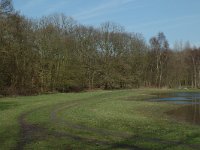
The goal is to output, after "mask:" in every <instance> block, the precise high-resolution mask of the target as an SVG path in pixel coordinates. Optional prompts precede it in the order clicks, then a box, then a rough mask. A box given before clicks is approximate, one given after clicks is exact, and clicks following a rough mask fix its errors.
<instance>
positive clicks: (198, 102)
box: [152, 92, 200, 125]
mask: <svg viewBox="0 0 200 150" xmlns="http://www.w3.org/2000/svg"><path fill="white" fill-rule="evenodd" d="M156 96H157V98H155V99H153V100H152V101H158V102H170V103H174V104H178V105H182V107H180V108H178V109H175V110H172V111H169V112H166V113H167V114H168V115H170V116H171V117H173V118H175V119H177V120H181V121H184V122H190V123H192V124H197V125H200V93H186V92H185V93H184V92H183V93H168V94H166V93H165V94H156Z"/></svg>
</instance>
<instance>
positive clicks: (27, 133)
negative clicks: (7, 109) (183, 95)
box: [16, 100, 199, 150]
mask: <svg viewBox="0 0 200 150" xmlns="http://www.w3.org/2000/svg"><path fill="white" fill-rule="evenodd" d="M81 102H83V100H74V101H72V102H71V103H70V102H67V104H66V102H65V103H60V104H57V105H56V106H55V107H54V109H53V110H52V111H51V112H50V118H51V121H52V122H54V123H62V124H63V123H64V125H65V126H67V127H69V128H71V129H76V130H81V131H88V132H92V133H95V134H101V135H103V136H108V135H109V136H118V137H120V138H123V139H128V140H129V139H130V138H131V140H132V141H133V140H137V141H144V142H154V143H159V144H164V145H168V146H166V148H169V147H170V145H171V146H186V147H189V148H193V149H198V148H199V145H193V144H185V143H184V141H183V142H179V141H165V140H162V139H158V138H146V137H139V136H131V135H130V134H126V133H121V132H116V131H111V130H106V129H99V128H91V127H87V126H83V125H77V124H73V123H72V122H69V121H67V120H64V119H61V118H58V116H57V113H58V112H59V111H62V110H63V109H69V108H72V107H76V106H79V105H81ZM95 102H96V101H95ZM46 107H48V106H42V107H39V108H36V109H33V110H31V111H28V112H26V113H23V114H22V115H21V116H20V117H19V124H20V139H19V141H18V144H17V146H16V150H22V149H24V147H25V146H26V145H27V144H30V143H32V142H36V141H38V140H45V139H48V138H49V137H50V136H52V137H56V138H60V137H65V138H70V139H72V140H75V141H77V142H81V143H84V144H89V145H95V146H98V145H101V146H105V147H110V148H114V149H116V148H125V149H133V150H134V149H135V150H147V149H144V148H140V147H138V146H135V145H131V144H124V143H121V142H118V143H114V142H108V141H102V140H98V139H94V138H92V139H90V138H86V137H82V136H78V135H75V134H70V133H67V132H59V131H50V130H48V129H47V128H44V127H42V126H39V125H38V124H32V123H29V122H27V121H26V120H25V119H26V117H27V116H28V115H30V114H31V113H34V112H37V111H38V110H40V109H43V108H46Z"/></svg>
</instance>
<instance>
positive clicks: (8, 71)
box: [0, 0, 200, 95]
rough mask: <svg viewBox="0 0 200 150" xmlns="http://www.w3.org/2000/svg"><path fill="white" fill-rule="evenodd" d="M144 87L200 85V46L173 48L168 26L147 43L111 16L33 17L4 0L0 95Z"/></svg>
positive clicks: (0, 30) (0, 4) (0, 1)
mask: <svg viewBox="0 0 200 150" xmlns="http://www.w3.org/2000/svg"><path fill="white" fill-rule="evenodd" d="M139 87H158V88H162V87H168V88H177V87H192V88H199V87H200V48H196V47H191V46H190V44H189V43H186V44H182V43H177V44H176V46H175V48H174V49H170V48H169V44H168V41H167V39H166V37H165V35H164V33H162V32H161V33H158V35H156V36H154V37H152V38H151V39H150V41H149V43H146V42H145V39H144V38H143V36H142V35H141V34H137V33H128V32H125V30H124V28H123V27H121V26H120V25H117V24H114V23H111V22H106V23H103V24H102V25H100V27H98V28H94V27H91V26H84V25H81V24H79V23H77V22H76V21H75V20H73V19H72V18H70V17H67V16H65V15H62V14H61V15H58V14H55V15H51V16H48V17H43V18H41V19H39V20H30V19H27V18H25V17H23V16H21V15H19V14H18V13H16V12H14V11H13V7H12V4H11V1H9V0H0V95H9V94H22V95H30V94H35V93H45V92H55V91H58V92H69V91H80V90H84V89H97V88H102V89H122V88H139Z"/></svg>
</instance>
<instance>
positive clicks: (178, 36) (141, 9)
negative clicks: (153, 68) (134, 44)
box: [13, 0, 200, 46]
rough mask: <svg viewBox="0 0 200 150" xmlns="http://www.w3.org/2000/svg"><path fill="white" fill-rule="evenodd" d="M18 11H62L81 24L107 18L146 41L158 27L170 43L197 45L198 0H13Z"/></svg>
mask: <svg viewBox="0 0 200 150" xmlns="http://www.w3.org/2000/svg"><path fill="white" fill-rule="evenodd" d="M13 3H14V7H15V9H16V10H18V11H20V12H21V14H23V15H25V16H28V17H31V18H40V17H41V16H45V15H49V14H53V13H64V14H65V15H67V16H71V17H73V18H74V19H75V20H77V21H78V22H80V23H82V24H85V25H94V26H98V25H100V24H101V23H103V22H106V21H111V22H115V23H118V24H120V25H122V26H124V27H125V29H126V30H127V31H129V32H138V33H142V34H143V36H144V37H145V39H146V40H147V41H148V40H149V38H150V37H152V36H153V35H155V34H157V33H158V32H160V31H162V32H164V33H165V35H166V37H167V39H168V40H169V43H170V45H171V46H173V44H174V42H175V41H180V40H182V41H187V40H189V41H190V42H191V44H196V45H197V46H200V0H13Z"/></svg>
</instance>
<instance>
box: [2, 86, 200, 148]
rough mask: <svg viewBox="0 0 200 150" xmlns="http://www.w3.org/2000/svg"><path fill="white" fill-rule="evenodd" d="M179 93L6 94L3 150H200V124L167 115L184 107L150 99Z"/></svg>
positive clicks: (139, 90) (143, 90)
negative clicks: (155, 94)
mask: <svg viewBox="0 0 200 150" xmlns="http://www.w3.org/2000/svg"><path fill="white" fill-rule="evenodd" d="M175 91H177V90H167V89H165V90H157V89H138V90H116V91H95V92H84V93H69V94H50V95H40V96H29V97H15V98H14V97H13V98H1V99H0V149H1V150H7V149H17V148H18V149H19V147H20V148H24V149H35V150H37V149H42V150H43V149H48V150H49V149H92V150H93V149H133V148H140V149H166V150H168V149H170V150H171V149H174V150H179V149H188V150H189V149H199V148H198V146H200V145H199V144H200V128H199V126H195V125H191V124H189V123H186V122H179V121H176V120H174V119H173V118H170V117H169V116H168V115H166V113H165V112H167V111H170V110H173V109H175V108H178V107H181V106H180V105H175V104H170V103H160V102H149V101H145V99H148V98H152V97H153V93H158V92H160V93H165V92H175ZM188 92H190V91H188ZM23 123H24V124H23ZM23 125H24V126H23ZM22 127H24V128H22ZM24 137H25V139H24V140H23V138H24Z"/></svg>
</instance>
